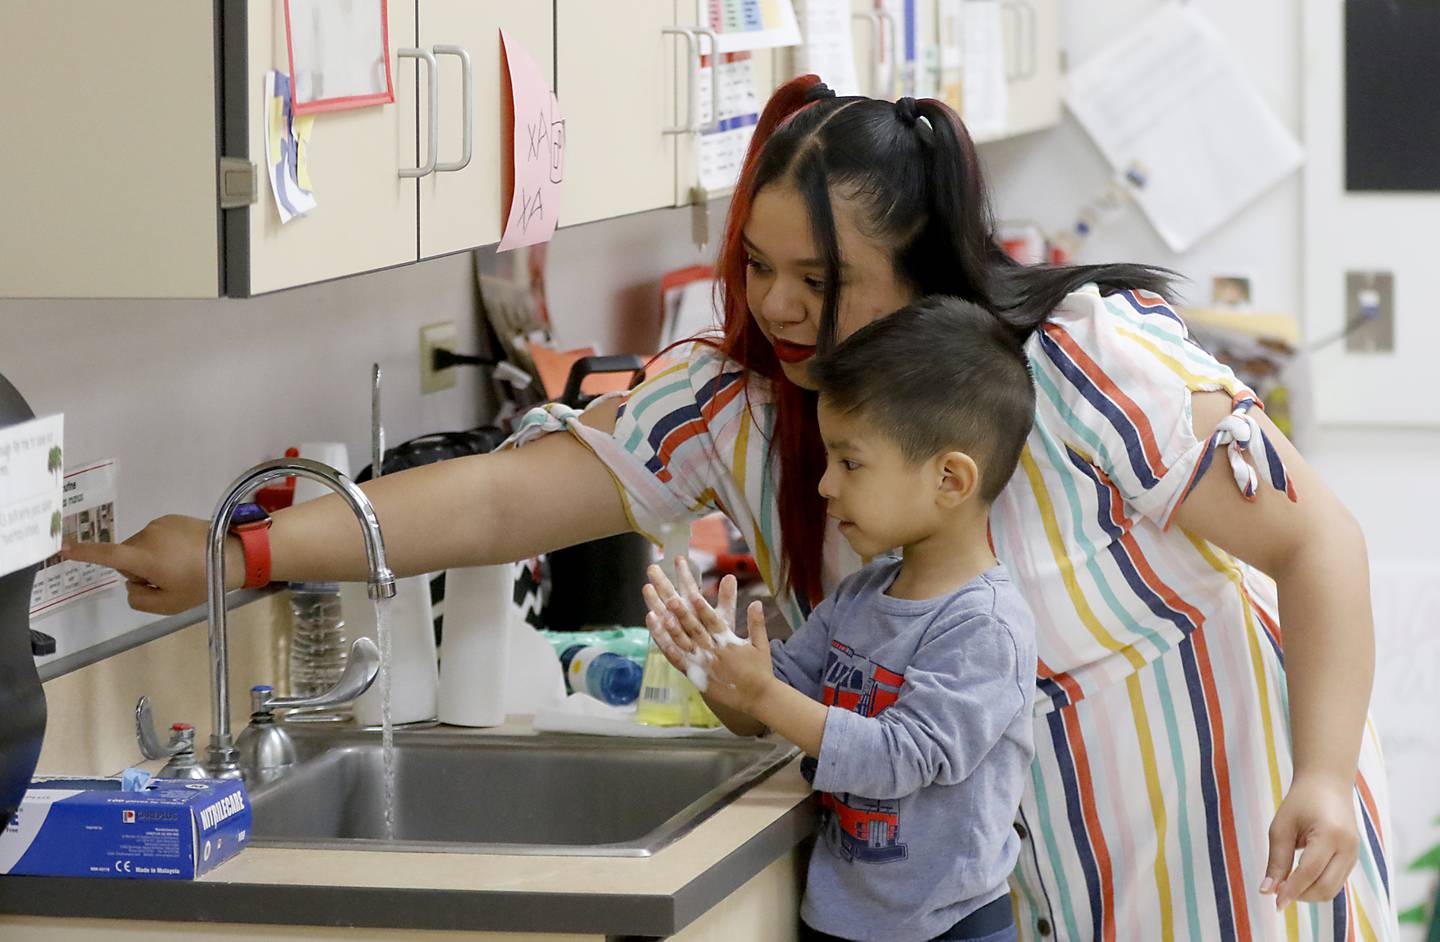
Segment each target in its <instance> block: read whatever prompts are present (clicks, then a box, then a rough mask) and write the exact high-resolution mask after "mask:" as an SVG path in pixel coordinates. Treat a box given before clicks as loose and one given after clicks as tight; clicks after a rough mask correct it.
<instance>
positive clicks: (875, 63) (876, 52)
mask: <svg viewBox="0 0 1440 942" xmlns="http://www.w3.org/2000/svg"><path fill="white" fill-rule="evenodd" d="M850 19H852V20H856V21H860V20H863V21H864V22H866V23H869V24H870V81H869V82H868V83H867V84H866V86H865V94H866V95H869V96H871V97H873V96H874V95H875V88H876V86H878V85H879V84H880V43H881V42H882V41H883V38H884V35H885V27H884V25H883V24H882V23H881V22H880V15H879V14H878V13H875V12H874V11H871V12H869V13H852V14H850Z"/></svg>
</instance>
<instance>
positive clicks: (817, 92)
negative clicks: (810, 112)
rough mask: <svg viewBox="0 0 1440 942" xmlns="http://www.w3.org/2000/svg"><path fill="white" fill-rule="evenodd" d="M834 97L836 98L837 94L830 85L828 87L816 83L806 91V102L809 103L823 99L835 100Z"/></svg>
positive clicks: (821, 83) (822, 83)
mask: <svg viewBox="0 0 1440 942" xmlns="http://www.w3.org/2000/svg"><path fill="white" fill-rule="evenodd" d="M834 97H835V92H834V90H833V89H831V88H830V86H829V85H826V84H825V83H824V82H816V83H815V84H814V85H811V86H810V87H809V88H807V89H806V90H805V100H806V101H807V102H810V101H819V100H820V99H822V98H834Z"/></svg>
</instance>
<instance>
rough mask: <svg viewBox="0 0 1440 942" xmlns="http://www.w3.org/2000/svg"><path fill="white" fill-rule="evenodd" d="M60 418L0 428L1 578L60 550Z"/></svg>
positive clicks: (62, 433)
mask: <svg viewBox="0 0 1440 942" xmlns="http://www.w3.org/2000/svg"><path fill="white" fill-rule="evenodd" d="M64 440H65V417H64V416H63V415H52V416H48V417H46V418H43V419H31V420H30V421H29V422H21V423H19V424H18V425H7V426H6V427H4V428H0V576H4V575H8V574H9V573H12V572H16V571H18V570H21V569H24V568H25V567H26V566H30V565H33V564H34V563H38V562H40V561H41V560H42V559H45V558H46V557H47V556H52V555H54V554H55V553H58V552H59V551H60V519H61V512H60V509H61V507H60V505H61V502H60V494H61V478H62V473H63V469H64V467H65V465H64V453H63V451H62V450H61V446H62V443H63V442H64Z"/></svg>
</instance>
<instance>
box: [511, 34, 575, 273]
mask: <svg viewBox="0 0 1440 942" xmlns="http://www.w3.org/2000/svg"><path fill="white" fill-rule="evenodd" d="M500 40H501V42H502V43H503V49H504V53H505V65H506V71H507V72H508V73H509V77H510V105H511V115H510V116H508V117H506V118H503V119H502V125H504V126H505V127H507V128H508V129H509V130H510V132H511V137H512V144H511V147H510V150H511V152H512V159H511V164H510V166H509V167H508V168H506V169H507V173H506V179H507V183H509V184H510V190H509V193H510V212H509V215H508V217H507V218H506V220H505V234H504V236H503V237H502V238H501V239H500V245H499V249H498V250H499V251H501V252H505V251H508V250H509V249H517V248H519V247H520V246H522V245H535V244H536V243H538V242H548V241H550V237H551V236H552V235H554V234H555V223H556V221H557V220H558V219H559V218H560V184H561V181H563V180H564V179H565V119H564V118H563V117H561V115H560V102H559V100H558V99H556V97H555V93H554V92H552V91H550V83H549V82H548V81H547V80H546V78H545V75H544V73H542V72H541V71H540V68H539V66H537V65H536V64H535V60H534V59H532V58H531V57H530V54H529V53H528V52H526V51H525V50H524V49H523V48H522V47H521V46H520V44H519V43H517V42H515V40H513V39H511V38H510V36H509V35H508V34H507V33H506V32H505V30H503V29H502V30H501V31H500Z"/></svg>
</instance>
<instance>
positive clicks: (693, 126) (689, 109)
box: [660, 27, 700, 134]
mask: <svg viewBox="0 0 1440 942" xmlns="http://www.w3.org/2000/svg"><path fill="white" fill-rule="evenodd" d="M660 32H662V33H664V34H665V35H666V36H684V37H685V48H686V49H687V50H688V56H689V60H690V86H689V95H688V96H687V97H688V99H689V100H688V101H687V103H686V105H685V123H684V124H681V125H676V126H675V127H669V128H665V129H664V131H665V133H666V134H693V133H695V132H696V131H698V130H699V126H698V124H697V122H698V121H699V117H698V112H699V111H700V40H699V39H697V38H696V36H695V31H694V30H693V29H685V28H684V27H666V28H665V29H662V30H661V31H660Z"/></svg>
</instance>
